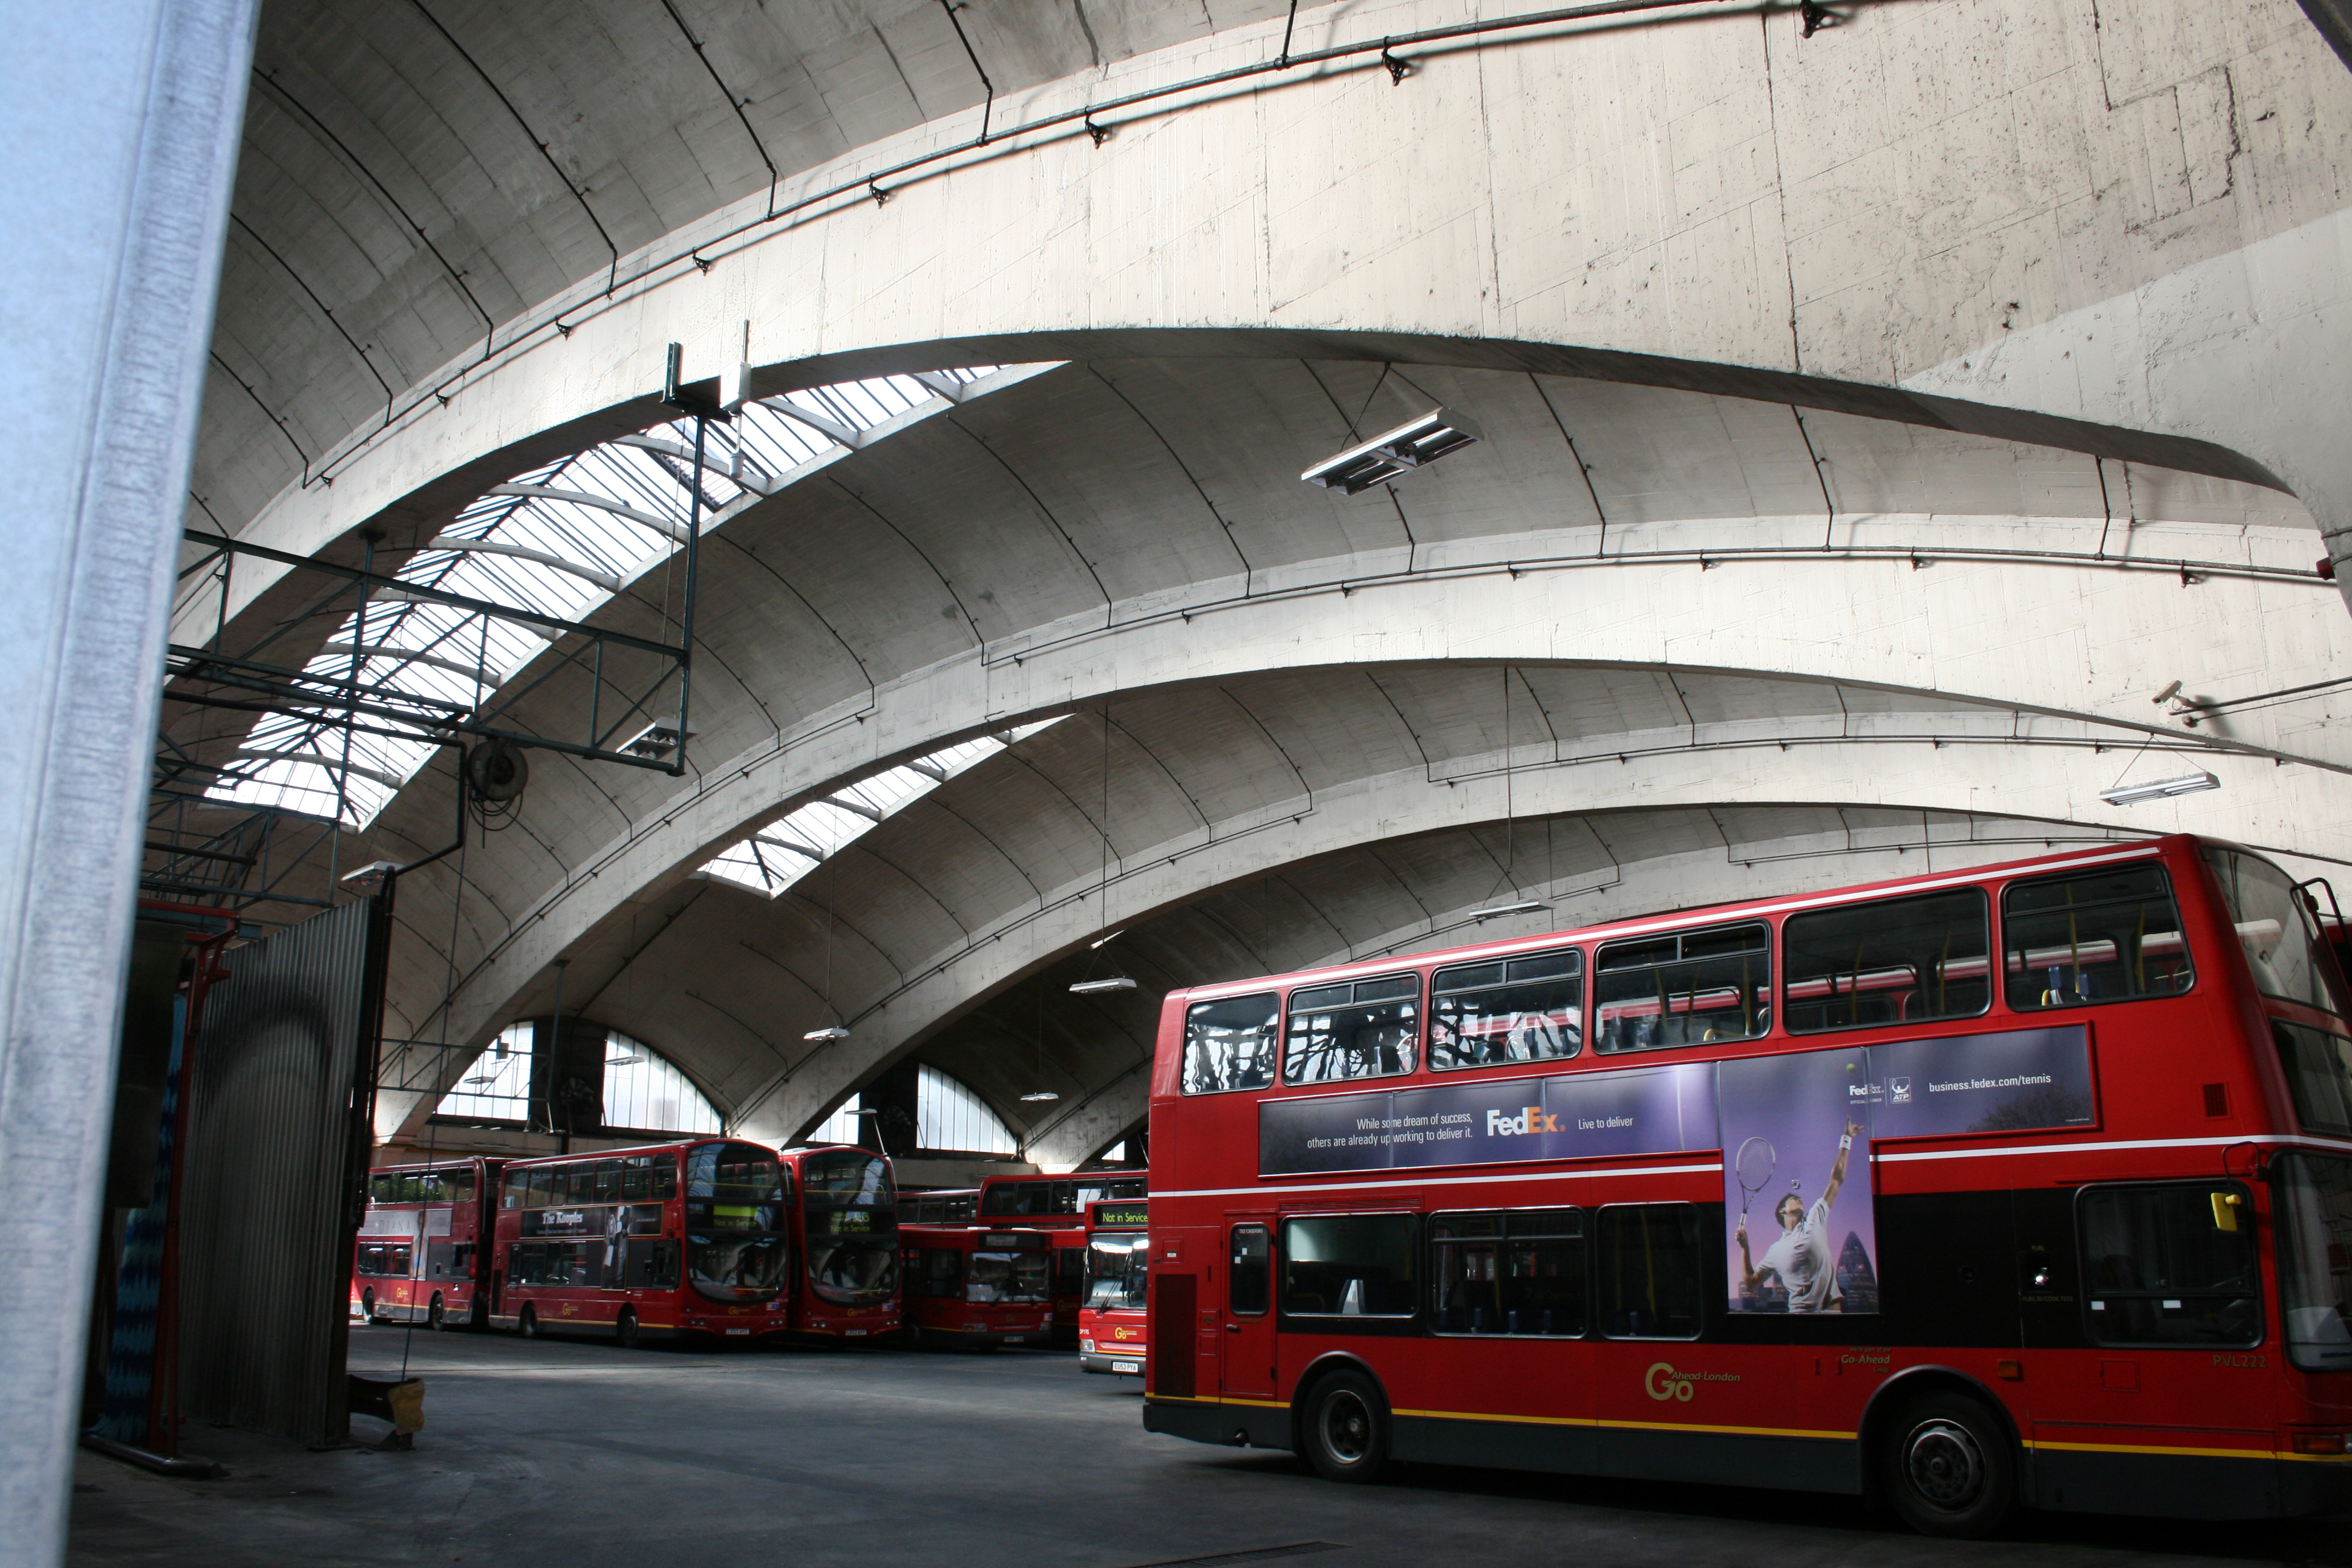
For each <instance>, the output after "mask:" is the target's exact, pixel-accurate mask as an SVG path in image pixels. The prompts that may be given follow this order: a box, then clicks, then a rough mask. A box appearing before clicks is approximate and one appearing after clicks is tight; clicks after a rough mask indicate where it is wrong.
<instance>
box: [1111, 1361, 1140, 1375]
mask: <svg viewBox="0 0 2352 1568" xmlns="http://www.w3.org/2000/svg"><path fill="white" fill-rule="evenodd" d="M1110 1369H1111V1371H1113V1372H1133V1373H1139V1372H1141V1371H1142V1370H1143V1363H1141V1362H1139V1361H1115V1362H1113V1363H1110Z"/></svg>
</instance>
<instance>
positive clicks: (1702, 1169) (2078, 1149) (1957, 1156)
mask: <svg viewBox="0 0 2352 1568" xmlns="http://www.w3.org/2000/svg"><path fill="white" fill-rule="evenodd" d="M2239 1143H2285V1144H2297V1145H2307V1146H2310V1147H2314V1148H2321V1149H2331V1150H2336V1151H2339V1152H2344V1153H2352V1142H2347V1141H2345V1140H2343V1139H2340V1138H2314V1137H2311V1136H2309V1135H2308V1134H2305V1133H2298V1132H2249V1133H2244V1134H2242V1135H2240V1136H2238V1137H2235V1138H2147V1139H2140V1140H2137V1141H2133V1142H2114V1143H2033V1144H2004V1145H2001V1146H2000V1147H1999V1148H1992V1149H1929V1150H1926V1151H1923V1152H1918V1153H1914V1154H1874V1155H1872V1156H1871V1158H1872V1160H1873V1161H1874V1162H1875V1163H1880V1164H1886V1163H1894V1162H1895V1161H1912V1160H1988V1159H1991V1158H1993V1157H1995V1156H1997V1155H2001V1154H2074V1153H2084V1154H2095V1153H2098V1154H2104V1153H2114V1152H2118V1151H2122V1150H2128V1149H2212V1148H2229V1147H2231V1145H2234V1144H2239ZM1722 1170H1723V1165H1722V1163H1721V1162H1720V1161H1715V1162H1710V1163H1706V1164H1703V1165H1607V1166H1599V1167H1593V1168H1589V1169H1585V1170H1580V1171H1508V1172H1503V1173H1497V1174H1494V1175H1485V1176H1428V1177H1423V1178H1421V1179H1418V1180H1407V1181H1401V1182H1344V1181H1342V1182H1309V1183H1302V1184H1288V1185H1284V1186H1263V1187H1195V1188H1192V1189H1189V1190H1186V1191H1182V1192H1165V1193H1154V1194H1151V1195H1152V1196H1153V1197H1155V1198H1233V1197H1249V1196H1252V1195H1255V1194H1265V1193H1349V1192H1381V1191H1386V1190H1390V1189H1393V1188H1398V1187H1465V1186H1483V1185H1487V1184H1492V1183H1496V1182H1573V1181H1585V1180H1591V1179H1594V1178H1598V1177H1602V1176H1681V1175H1717V1174H1720V1173H1721V1172H1722Z"/></svg>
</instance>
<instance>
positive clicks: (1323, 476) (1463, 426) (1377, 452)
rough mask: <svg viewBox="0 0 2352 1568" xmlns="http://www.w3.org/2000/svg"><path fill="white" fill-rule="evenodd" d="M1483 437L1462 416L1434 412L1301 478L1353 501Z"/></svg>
mask: <svg viewBox="0 0 2352 1568" xmlns="http://www.w3.org/2000/svg"><path fill="white" fill-rule="evenodd" d="M1483 434H1484V432H1482V431H1481V430H1480V429H1479V428H1478V426H1475V425H1474V424H1472V423H1471V422H1470V421H1469V420H1467V419H1465V418H1464V417H1462V416H1460V415H1458V414H1449V413H1447V412H1446V411H1445V410H1444V409H1443V408H1433V409H1431V410H1430V411H1429V412H1428V413H1426V414H1423V415H1421V416H1418V417H1415V418H1412V419H1408V420H1406V421H1405V422H1404V423H1403V424H1402V425H1400V426H1397V427H1396V428H1395V429H1393V430H1391V431H1389V432H1388V433H1387V434H1385V435H1381V436H1375V437H1372V438H1371V439H1370V440H1369V441H1367V442H1365V443H1364V444H1363V445H1362V446H1360V447H1349V448H1348V449H1347V450H1346V451H1344V452H1342V453H1340V454H1339V456H1338V457H1336V458H1324V459H1323V461H1321V462H1319V463H1318V464H1316V465H1315V466H1314V467H1313V468H1309V469H1307V471H1306V472H1305V473H1303V474H1301V475H1299V476H1298V477H1299V478H1300V479H1305V480H1306V481H1307V483H1308V484H1310V485H1320V486H1322V487H1323V488H1324V489H1327V490H1343V491H1345V492H1346V493H1348V494H1349V495H1354V494H1355V493H1356V492H1357V491H1359V490H1363V489H1370V488H1371V487H1372V486H1374V485H1376V484H1379V483H1380V482H1381V480H1382V479H1394V478H1396V476H1397V475H1399V474H1402V473H1404V472H1406V471H1407V470H1408V469H1412V468H1421V467H1423V466H1424V465H1426V464H1430V463H1433V462H1435V461H1437V459H1438V458H1442V457H1444V456H1445V454H1446V453H1448V452H1455V451H1459V450H1461V449H1462V448H1463V447H1467V446H1468V445H1470V443H1471V442H1473V441H1475V440H1477V439H1478V438H1479V437H1480V436H1481V435H1483Z"/></svg>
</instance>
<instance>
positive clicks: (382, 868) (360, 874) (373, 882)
mask: <svg viewBox="0 0 2352 1568" xmlns="http://www.w3.org/2000/svg"><path fill="white" fill-rule="evenodd" d="M399 869H400V863H399V862H398V861H396V860H371V861H369V862H368V863H367V864H366V865H364V866H362V867H361V868H359V869H358V870H356V871H346V872H344V873H343V886H344V887H346V888H349V889H351V890H352V892H354V893H374V892H380V891H382V890H383V885H384V883H385V882H386V881H387V880H389V879H391V876H392V874H393V873H394V871H397V870H399Z"/></svg>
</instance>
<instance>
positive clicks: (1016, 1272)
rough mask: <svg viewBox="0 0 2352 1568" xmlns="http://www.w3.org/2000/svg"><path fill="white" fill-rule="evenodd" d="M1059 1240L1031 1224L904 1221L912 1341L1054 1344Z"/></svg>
mask: <svg viewBox="0 0 2352 1568" xmlns="http://www.w3.org/2000/svg"><path fill="white" fill-rule="evenodd" d="M1054 1237H1055V1233H1054V1232H1052V1231H1049V1230H1036V1229H1030V1228H1022V1229H1009V1230H983V1229H980V1228H978V1227H976V1226H975V1227H967V1226H901V1227H900V1229H899V1232H898V1240H899V1256H900V1258H901V1259H902V1261H903V1268H904V1278H905V1279H906V1322H907V1332H906V1338H907V1341H908V1342H909V1343H911V1344H916V1345H922V1346H927V1347H931V1348H945V1347H949V1346H960V1347H964V1348H969V1349H975V1350H993V1349H995V1348H996V1347H997V1346H999V1345H1042V1344H1045V1343H1047V1342H1049V1341H1050V1340H1051V1339H1052V1337H1053V1331H1054V1309H1053V1299H1052V1293H1053V1268H1054Z"/></svg>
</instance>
